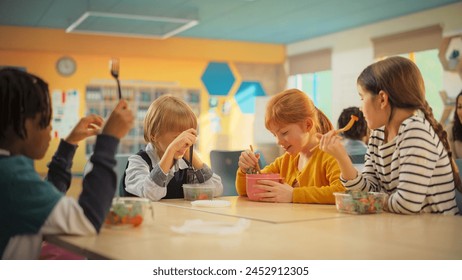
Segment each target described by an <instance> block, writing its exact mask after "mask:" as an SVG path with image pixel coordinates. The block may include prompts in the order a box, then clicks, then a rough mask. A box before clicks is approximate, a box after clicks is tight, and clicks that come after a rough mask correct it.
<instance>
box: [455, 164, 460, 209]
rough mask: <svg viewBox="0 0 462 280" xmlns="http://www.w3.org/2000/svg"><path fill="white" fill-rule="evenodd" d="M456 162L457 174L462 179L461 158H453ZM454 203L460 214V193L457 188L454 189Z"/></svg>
mask: <svg viewBox="0 0 462 280" xmlns="http://www.w3.org/2000/svg"><path fill="white" fill-rule="evenodd" d="M455 162H456V164H457V168H459V176H460V177H461V178H460V179H462V158H458V159H456V160H455ZM456 203H457V207H458V208H459V215H462V193H460V192H459V190H457V189H456Z"/></svg>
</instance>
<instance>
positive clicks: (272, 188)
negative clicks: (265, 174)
mask: <svg viewBox="0 0 462 280" xmlns="http://www.w3.org/2000/svg"><path fill="white" fill-rule="evenodd" d="M255 187H256V188H258V189H262V190H265V191H266V192H261V193H257V194H256V195H257V196H259V197H260V200H259V201H266V202H292V194H293V192H294V188H293V187H291V186H289V185H288V184H286V183H279V182H275V181H271V180H258V182H257V184H255Z"/></svg>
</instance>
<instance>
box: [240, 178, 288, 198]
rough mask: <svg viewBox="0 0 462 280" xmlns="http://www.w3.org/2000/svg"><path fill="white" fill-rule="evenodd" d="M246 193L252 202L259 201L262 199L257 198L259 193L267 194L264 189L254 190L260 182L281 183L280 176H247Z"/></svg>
mask: <svg viewBox="0 0 462 280" xmlns="http://www.w3.org/2000/svg"><path fill="white" fill-rule="evenodd" d="M245 179H246V192H247V197H248V198H249V199H250V200H254V201H258V200H260V198H259V197H258V196H256V194H257V193H261V192H265V191H264V190H262V189H258V188H254V185H255V184H256V183H257V181H258V180H271V181H275V182H280V181H281V176H280V175H279V174H246V178H245Z"/></svg>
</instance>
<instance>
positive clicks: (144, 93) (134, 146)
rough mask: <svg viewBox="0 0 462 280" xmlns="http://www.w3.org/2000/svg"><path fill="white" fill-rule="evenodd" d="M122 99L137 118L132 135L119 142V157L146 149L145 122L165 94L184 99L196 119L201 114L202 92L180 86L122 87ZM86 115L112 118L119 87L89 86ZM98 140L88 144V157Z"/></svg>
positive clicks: (90, 140) (130, 133) (88, 141)
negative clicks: (152, 106) (157, 101)
mask: <svg viewBox="0 0 462 280" xmlns="http://www.w3.org/2000/svg"><path fill="white" fill-rule="evenodd" d="M121 90H122V98H124V99H125V100H127V102H128V104H129V106H130V109H131V110H132V111H133V113H134V115H135V124H134V126H133V128H132V129H131V130H130V131H129V133H128V134H127V135H126V136H125V137H124V138H123V139H121V141H120V144H119V147H118V151H117V153H118V154H134V153H136V152H138V151H139V150H140V149H144V147H145V146H146V142H145V141H144V132H143V122H144V117H145V115H146V112H147V110H148V108H149V106H150V105H151V103H152V102H153V101H154V100H155V99H156V98H158V97H159V96H162V95H164V94H170V95H173V96H177V97H180V98H182V99H183V100H185V101H186V103H188V105H189V106H190V107H191V108H192V110H193V111H194V113H195V114H196V116H197V117H199V115H200V90H199V89H196V88H184V87H179V86H149V85H140V86H137V85H130V86H122V87H121ZM85 99H86V114H87V115H88V114H97V115H100V116H102V117H103V118H104V119H105V120H106V119H107V118H108V117H109V114H110V113H111V112H112V110H113V109H114V107H115V106H116V104H117V102H118V93H117V87H116V86H115V85H105V84H102V85H99V84H90V85H87V87H86V94H85ZM95 139H96V137H90V138H88V139H87V141H86V155H87V157H89V156H90V155H91V154H92V153H93V148H94V144H95Z"/></svg>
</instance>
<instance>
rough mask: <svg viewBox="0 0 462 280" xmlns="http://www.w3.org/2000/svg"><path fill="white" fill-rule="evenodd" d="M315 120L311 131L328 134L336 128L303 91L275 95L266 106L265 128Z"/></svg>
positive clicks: (288, 90)
mask: <svg viewBox="0 0 462 280" xmlns="http://www.w3.org/2000/svg"><path fill="white" fill-rule="evenodd" d="M307 119H311V120H313V123H314V125H313V128H312V130H311V131H310V133H311V132H313V130H314V132H319V133H322V134H324V133H326V132H328V131H330V130H332V129H333V128H334V126H333V125H332V123H331V122H330V120H329V119H328V118H327V117H326V115H324V113H323V112H322V111H321V110H319V109H318V108H316V106H314V104H313V101H312V100H311V99H310V98H309V97H308V95H306V94H305V93H304V92H303V91H300V90H298V89H287V90H285V91H283V92H280V93H278V94H276V95H274V96H273V97H272V98H271V99H270V101H269V102H268V105H267V106H266V114H265V126H266V128H267V129H268V130H269V129H270V125H271V124H277V125H286V124H291V123H300V122H304V121H306V120H307Z"/></svg>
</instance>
